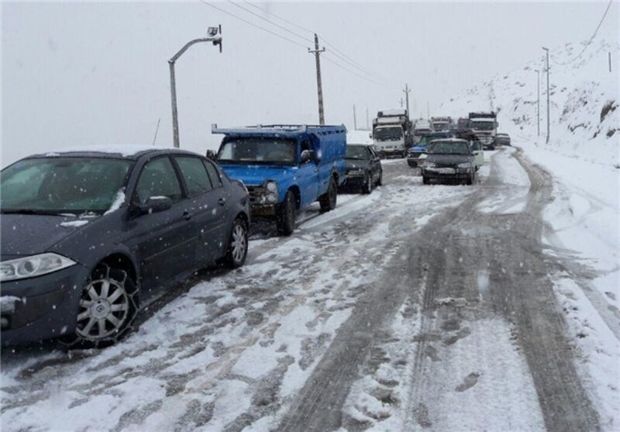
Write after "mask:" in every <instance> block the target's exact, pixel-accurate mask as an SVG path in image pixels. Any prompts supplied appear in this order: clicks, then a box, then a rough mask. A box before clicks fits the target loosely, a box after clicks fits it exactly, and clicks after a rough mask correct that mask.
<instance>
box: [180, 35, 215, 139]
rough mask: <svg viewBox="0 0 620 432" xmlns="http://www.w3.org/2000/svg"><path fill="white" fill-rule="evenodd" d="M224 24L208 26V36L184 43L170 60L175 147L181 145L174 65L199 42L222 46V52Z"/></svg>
mask: <svg viewBox="0 0 620 432" xmlns="http://www.w3.org/2000/svg"><path fill="white" fill-rule="evenodd" d="M221 34H222V26H221V25H218V26H217V27H208V28H207V36H208V37H206V38H199V39H194V40H191V41H189V42H188V43H186V44H185V45H183V48H181V49H180V50H179V51H178V52H177V53H176V54H175V55H173V56H172V57H171V58H170V60H168V66H169V67H170V98H171V99H172V138H173V142H174V146H175V147H177V148H178V147H180V142H179V117H178V112H177V89H176V79H175V73H174V65H175V63H176V61H177V60H178V59H179V57H181V56H182V55H183V53H184V52H185V51H187V49H188V48H189V47H191V46H192V45H194V44H197V43H199V42H211V43H212V44H213V45H214V46H218V45H219V47H220V53H221V52H222V36H221Z"/></svg>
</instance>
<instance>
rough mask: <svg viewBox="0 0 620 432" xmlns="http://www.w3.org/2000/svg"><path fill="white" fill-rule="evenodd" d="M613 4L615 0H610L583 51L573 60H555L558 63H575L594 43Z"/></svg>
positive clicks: (562, 64)
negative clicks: (560, 61)
mask: <svg viewBox="0 0 620 432" xmlns="http://www.w3.org/2000/svg"><path fill="white" fill-rule="evenodd" d="M612 4H613V0H609V3H608V4H607V8H606V9H605V13H603V17H602V18H601V20H600V21H599V23H598V25H597V26H596V30H594V33H593V34H592V37H590V39H589V40H588V42H587V43H586V44H585V45H584V47H583V49H582V50H581V52H580V53H579V54H577V56H575V57H574V58H573V59H572V60H569V61H567V62H566V63H559V62H555V63H556V64H557V65H560V66H566V65H569V64H571V63H573V62H574V61H575V60H577V59H578V58H579V57H581V55H582V54H583V53H584V52H585V50H586V49H587V48H588V47H589V46H590V44H592V41H593V40H594V38H595V37H596V35H597V34H598V31H599V30H600V28H601V26H602V25H603V21H605V18H606V17H607V13H608V12H609V9H611V5H612Z"/></svg>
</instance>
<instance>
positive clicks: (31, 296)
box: [0, 264, 89, 346]
mask: <svg viewBox="0 0 620 432" xmlns="http://www.w3.org/2000/svg"><path fill="white" fill-rule="evenodd" d="M88 276H89V271H88V270H87V269H86V268H85V267H83V266H81V265H79V264H77V265H74V266H72V267H68V268H66V269H63V270H60V271H57V272H54V273H49V274H46V275H43V276H38V277H35V278H30V279H22V280H18V281H9V282H3V283H2V295H1V297H2V300H1V303H0V305H1V318H2V346H6V345H16V344H22V343H28V342H34V341H39V340H43V339H51V338H54V337H58V336H61V335H64V334H70V333H72V332H73V331H74V330H75V325H76V319H77V312H78V309H79V300H80V296H81V294H82V288H83V286H84V284H85V282H86V280H87V279H88Z"/></svg>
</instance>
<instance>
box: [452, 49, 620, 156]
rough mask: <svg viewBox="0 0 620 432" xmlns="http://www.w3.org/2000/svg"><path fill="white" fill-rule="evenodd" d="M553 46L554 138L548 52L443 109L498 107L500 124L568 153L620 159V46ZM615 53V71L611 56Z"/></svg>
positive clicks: (462, 112)
mask: <svg viewBox="0 0 620 432" xmlns="http://www.w3.org/2000/svg"><path fill="white" fill-rule="evenodd" d="M582 49H583V45H582V44H574V43H568V44H566V45H564V46H563V47H555V48H553V47H552V48H551V56H550V66H551V67H550V95H551V115H550V118H551V139H550V142H549V143H548V144H546V143H545V139H544V138H545V135H546V124H547V117H546V74H545V73H544V69H545V61H544V60H545V59H544V51H542V50H541V55H540V57H539V58H537V59H535V60H532V61H530V62H529V63H527V64H526V65H524V67H523V68H521V69H519V70H515V71H512V72H509V73H506V74H501V75H497V76H495V77H494V78H493V79H491V80H489V81H486V82H484V83H482V84H480V85H478V86H475V87H473V88H471V89H469V90H467V91H465V92H464V94H462V95H458V96H455V97H454V98H452V99H450V101H448V102H447V103H445V104H443V106H442V109H441V110H440V112H441V113H445V114H451V115H452V116H454V117H464V116H467V113H468V112H470V111H482V110H491V109H492V110H495V111H496V112H497V113H498V121H499V129H500V130H501V131H504V132H508V133H510V134H511V135H512V136H513V137H518V138H521V140H523V141H527V142H530V143H537V144H538V145H541V146H543V145H544V146H545V148H549V149H552V150H553V151H554V152H557V153H560V154H564V155H567V156H579V157H580V158H583V159H586V160H589V161H591V162H598V163H603V164H607V165H609V164H611V165H618V163H619V162H620V146H619V143H620V109H617V108H618V107H619V105H620V100H619V97H618V94H619V89H618V85H619V84H618V77H619V74H618V71H619V68H620V62H618V59H619V58H620V57H619V56H620V46H619V45H618V44H617V43H614V44H611V43H609V42H606V41H602V40H600V41H595V42H593V43H592V44H591V45H590V46H589V47H588V48H587V49H586V50H585V51H584V52H583V53H582V54H581V55H579V54H580V52H581V51H582ZM610 52H611V57H612V72H610V71H609V60H608V56H609V53H610ZM536 70H539V71H540V137H538V136H537V115H536V112H537V103H536V101H537V88H536V87H537V72H536Z"/></svg>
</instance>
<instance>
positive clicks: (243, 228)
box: [226, 217, 248, 268]
mask: <svg viewBox="0 0 620 432" xmlns="http://www.w3.org/2000/svg"><path fill="white" fill-rule="evenodd" d="M247 256H248V224H247V222H246V221H245V220H243V218H241V217H238V218H237V219H235V221H234V222H233V228H232V232H231V234H230V246H229V247H228V252H227V254H226V263H227V264H228V267H230V268H237V267H241V266H242V265H243V263H245V258H246V257H247Z"/></svg>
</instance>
